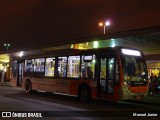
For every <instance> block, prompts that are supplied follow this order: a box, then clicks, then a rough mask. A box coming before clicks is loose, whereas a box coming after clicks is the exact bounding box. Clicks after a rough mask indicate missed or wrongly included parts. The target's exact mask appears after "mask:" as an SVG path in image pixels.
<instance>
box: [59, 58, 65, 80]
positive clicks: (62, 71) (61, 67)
mask: <svg viewBox="0 0 160 120" xmlns="http://www.w3.org/2000/svg"><path fill="white" fill-rule="evenodd" d="M66 71H67V57H58V73H59V77H66Z"/></svg>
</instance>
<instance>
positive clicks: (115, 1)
mask: <svg viewBox="0 0 160 120" xmlns="http://www.w3.org/2000/svg"><path fill="white" fill-rule="evenodd" d="M108 19H109V20H110V21H111V26H109V27H108V28H106V32H107V33H113V32H119V31H126V30H131V29H137V28H144V27H151V26H159V25H160V0H0V44H1V49H2V48H3V43H10V44H11V48H10V49H20V48H22V49H23V48H29V47H34V46H43V45H47V44H50V45H51V44H55V43H58V42H59V43H63V41H68V43H69V42H70V39H76V38H81V37H87V36H94V35H100V34H103V28H100V27H99V26H98V23H99V22H100V21H105V20H108Z"/></svg>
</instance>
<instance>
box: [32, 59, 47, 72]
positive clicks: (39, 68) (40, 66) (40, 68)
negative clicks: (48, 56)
mask: <svg viewBox="0 0 160 120" xmlns="http://www.w3.org/2000/svg"><path fill="white" fill-rule="evenodd" d="M44 62H45V59H44V58H39V59H35V65H34V72H44Z"/></svg>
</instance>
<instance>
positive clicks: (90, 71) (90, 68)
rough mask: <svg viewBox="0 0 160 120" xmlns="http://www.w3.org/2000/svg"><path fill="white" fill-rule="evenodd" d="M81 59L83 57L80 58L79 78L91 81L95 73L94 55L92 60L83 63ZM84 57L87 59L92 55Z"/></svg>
mask: <svg viewBox="0 0 160 120" xmlns="http://www.w3.org/2000/svg"><path fill="white" fill-rule="evenodd" d="M83 57H84V56H82V62H81V78H88V79H92V78H94V73H95V55H93V59H92V60H86V61H84V59H83ZM85 57H86V59H87V57H88V58H90V57H92V55H91V56H85Z"/></svg>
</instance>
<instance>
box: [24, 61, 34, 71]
mask: <svg viewBox="0 0 160 120" xmlns="http://www.w3.org/2000/svg"><path fill="white" fill-rule="evenodd" d="M33 67H34V59H32V60H25V72H33Z"/></svg>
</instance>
